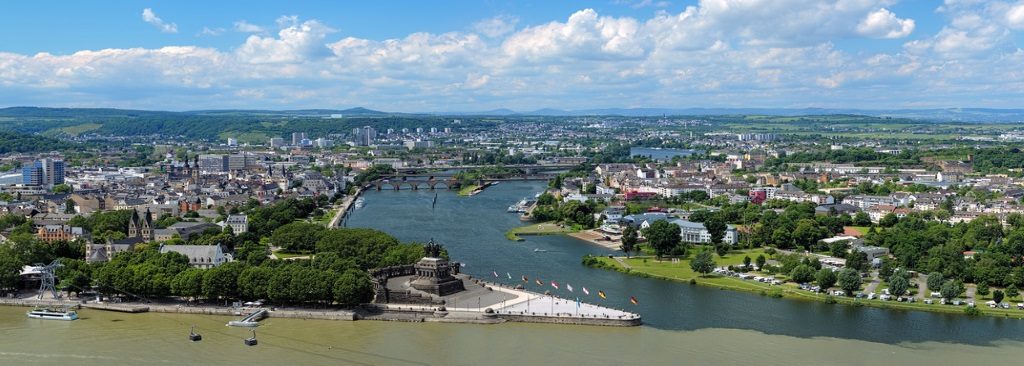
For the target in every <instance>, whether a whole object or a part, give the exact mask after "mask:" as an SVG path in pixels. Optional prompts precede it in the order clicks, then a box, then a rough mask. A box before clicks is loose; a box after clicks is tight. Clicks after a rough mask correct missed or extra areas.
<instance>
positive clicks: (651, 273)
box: [595, 250, 1024, 318]
mask: <svg viewBox="0 0 1024 366" xmlns="http://www.w3.org/2000/svg"><path fill="white" fill-rule="evenodd" d="M757 251H758V250H749V251H743V252H741V253H732V254H730V255H729V256H728V257H727V258H725V259H723V258H719V257H717V255H716V266H721V265H727V264H724V263H732V262H735V259H733V258H736V257H738V258H739V262H737V263H742V260H743V256H744V255H751V254H753V255H752V256H751V258H756V256H757ZM595 258H596V259H597V260H599V261H600V262H601V263H602V264H603V266H604V267H607V268H611V269H615V270H618V271H621V272H625V273H629V274H635V275H640V276H643V277H653V278H662V279H667V280H674V281H690V280H691V279H692V280H695V281H696V283H697V284H699V285H706V286H712V287H718V288H722V289H728V290H737V291H748V292H756V293H761V294H763V295H764V294H772V295H775V296H776V297H785V298H793V299H801V300H810V301H822V302H825V301H826V300H827V299H830V298H831V299H833V300H835V302H836V303H839V304H846V305H854V306H872V307H877V308H886V309H899V310H918V311H932V312H943V313H954V314H963V313H964V307H963V306H953V305H941V304H930V305H929V304H925V303H924V302H914V303H908V302H897V301H882V300H868V299H856V298H852V297H845V296H830V295H828V294H822V293H815V292H811V291H805V290H801V289H799V288H798V287H797V285H796V284H794V283H791V282H787V283H785V284H783V285H781V286H771V285H768V284H766V283H761V282H756V281H751V280H741V279H739V278H735V277H723V276H717V275H709V276H707V277H700V276H699V274H698V273H696V272H693V270H692V269H690V263H689V260H686V259H682V260H680V261H679V264H672V262H671V260H665V261H656V260H654V259H653V258H646V259H647V262H646V263H645V262H644V259H645V258H629V259H625V258H623V261H625V262H626V263H627V264H629V265H630V266H631V267H632V268H630V269H626V268H623V267H622V265H621V264H619V262H618V261H616V260H615V259H613V258H608V257H595ZM776 278H779V276H776ZM865 286H866V282H865V284H863V285H861V290H863V289H864V287H865ZM881 288H883V287H881V284H879V287H878V289H879V291H880V289H881ZM1004 301H1006V300H1004ZM1007 302H1009V301H1007ZM1012 306H1013V307H1012V308H1010V309H993V308H989V307H987V306H985V305H984V304H983V303H981V304H979V305H978V306H977V308H978V309H979V310H981V312H982V314H986V315H991V316H1002V317H1012V318H1024V311H1021V310H1017V309H1016V304H1015V303H1014V304H1012Z"/></svg>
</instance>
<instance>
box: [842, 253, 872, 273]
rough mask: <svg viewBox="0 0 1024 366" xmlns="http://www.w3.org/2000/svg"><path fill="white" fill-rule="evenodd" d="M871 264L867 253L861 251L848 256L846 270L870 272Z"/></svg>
mask: <svg viewBox="0 0 1024 366" xmlns="http://www.w3.org/2000/svg"><path fill="white" fill-rule="evenodd" d="M870 266H871V263H868V255H867V253H864V252H861V251H854V252H852V253H850V254H849V255H847V256H846V268H851V269H855V270H857V271H860V272H863V271H866V270H868V268H869V267H870Z"/></svg>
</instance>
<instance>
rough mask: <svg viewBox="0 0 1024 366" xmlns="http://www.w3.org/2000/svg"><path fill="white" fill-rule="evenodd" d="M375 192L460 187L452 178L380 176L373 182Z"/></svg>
mask: <svg viewBox="0 0 1024 366" xmlns="http://www.w3.org/2000/svg"><path fill="white" fill-rule="evenodd" d="M371 184H373V185H374V186H375V187H377V190H378V191H380V190H383V189H385V188H387V189H393V190H396V191H397V190H401V189H403V188H407V189H412V190H414V191H415V190H419V189H420V188H425V189H431V190H432V189H440V188H444V189H456V188H459V186H461V185H462V183H460V182H459V180H458V179H455V177H453V176H432V175H387V176H381V178H380V179H377V180H375V181H373V183H371Z"/></svg>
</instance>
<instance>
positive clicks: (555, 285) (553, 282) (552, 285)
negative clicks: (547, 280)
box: [551, 281, 558, 290]
mask: <svg viewBox="0 0 1024 366" xmlns="http://www.w3.org/2000/svg"><path fill="white" fill-rule="evenodd" d="M551 287H554V288H555V290H557V289H558V282H555V281H551Z"/></svg>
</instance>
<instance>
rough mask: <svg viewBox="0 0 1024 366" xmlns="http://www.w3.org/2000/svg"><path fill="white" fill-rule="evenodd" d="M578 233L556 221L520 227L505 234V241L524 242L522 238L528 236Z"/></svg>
mask: <svg viewBox="0 0 1024 366" xmlns="http://www.w3.org/2000/svg"><path fill="white" fill-rule="evenodd" d="M575 232H577V231H576V230H573V229H572V228H569V227H565V226H563V225H561V224H558V223H556V222H554V221H548V222H541V223H537V224H533V225H526V226H519V227H514V228H512V229H509V230H508V231H506V232H505V239H508V240H511V241H523V240H525V239H523V238H521V237H520V236H526V235H561V234H572V233H575Z"/></svg>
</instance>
